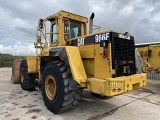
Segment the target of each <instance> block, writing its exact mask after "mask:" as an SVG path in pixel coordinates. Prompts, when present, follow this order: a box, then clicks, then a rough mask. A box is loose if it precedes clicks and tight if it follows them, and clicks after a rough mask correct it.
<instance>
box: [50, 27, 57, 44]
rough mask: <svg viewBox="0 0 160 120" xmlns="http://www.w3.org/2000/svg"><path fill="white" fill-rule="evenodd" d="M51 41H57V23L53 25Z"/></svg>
mask: <svg viewBox="0 0 160 120" xmlns="http://www.w3.org/2000/svg"><path fill="white" fill-rule="evenodd" d="M51 42H52V43H56V42H57V25H56V24H53V25H52V38H51Z"/></svg>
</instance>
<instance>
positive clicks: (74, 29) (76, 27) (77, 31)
mask: <svg viewBox="0 0 160 120" xmlns="http://www.w3.org/2000/svg"><path fill="white" fill-rule="evenodd" d="M69 27H70V28H69ZM69 31H70V32H69ZM64 33H70V35H71V38H76V37H79V36H81V23H77V22H74V21H70V25H69V21H67V20H65V21H64ZM65 36H66V34H65ZM68 38H69V37H68ZM65 40H67V38H66V37H65Z"/></svg>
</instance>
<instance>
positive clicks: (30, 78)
mask: <svg viewBox="0 0 160 120" xmlns="http://www.w3.org/2000/svg"><path fill="white" fill-rule="evenodd" d="M19 78H20V82H21V88H22V89H23V90H28V91H31V90H34V89H35V87H34V82H35V78H36V74H35V73H32V74H31V73H28V65H27V61H26V60H22V61H21V64H20V76H19Z"/></svg>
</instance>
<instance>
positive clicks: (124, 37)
mask: <svg viewBox="0 0 160 120" xmlns="http://www.w3.org/2000/svg"><path fill="white" fill-rule="evenodd" d="M118 37H119V38H123V39H128V40H130V39H131V38H130V36H128V35H126V34H118Z"/></svg>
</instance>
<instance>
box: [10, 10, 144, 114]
mask: <svg viewBox="0 0 160 120" xmlns="http://www.w3.org/2000/svg"><path fill="white" fill-rule="evenodd" d="M93 18H94V13H92V14H91V17H90V19H89V33H88V18H86V17H83V16H80V15H77V14H73V13H70V12H66V11H63V10H61V11H60V12H58V13H56V14H54V15H50V16H48V17H47V18H45V19H39V21H38V25H37V30H36V42H35V43H34V46H35V50H36V53H37V55H36V56H26V57H24V58H23V59H21V61H20V63H19V69H17V71H19V72H18V73H19V74H16V76H13V77H12V81H14V80H16V82H17V79H18V80H19V82H20V84H21V87H22V89H24V90H33V89H35V88H37V87H39V88H40V89H41V91H42V96H43V100H44V103H45V105H46V107H47V108H48V109H49V110H50V111H51V112H53V113H59V112H61V111H64V110H68V109H70V108H72V107H74V106H77V105H78V104H79V102H80V100H81V98H82V91H83V89H87V90H88V91H90V92H91V93H93V94H97V95H100V96H115V95H119V94H123V93H126V92H127V91H130V90H134V89H138V88H140V87H142V86H145V85H146V74H136V66H135V45H134V37H133V36H132V35H130V34H129V33H128V32H124V33H122V32H117V31H114V30H106V31H99V30H100V27H98V26H94V25H93ZM93 30H96V32H94V33H93V32H92V31H93ZM15 62H16V61H15ZM13 68H14V67H13ZM15 72H16V71H15ZM12 75H14V71H13V74H12ZM14 78H17V79H14ZM13 83H14V82H13Z"/></svg>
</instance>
